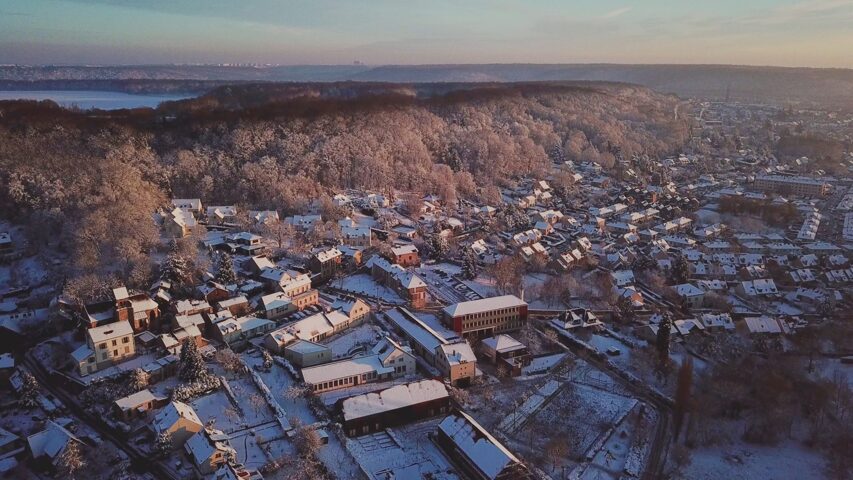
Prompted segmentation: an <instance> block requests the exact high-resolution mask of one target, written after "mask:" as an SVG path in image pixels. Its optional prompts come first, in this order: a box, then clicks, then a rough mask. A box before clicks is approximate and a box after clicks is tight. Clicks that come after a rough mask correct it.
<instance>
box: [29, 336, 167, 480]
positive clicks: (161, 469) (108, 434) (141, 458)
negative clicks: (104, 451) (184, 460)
mask: <svg viewBox="0 0 853 480" xmlns="http://www.w3.org/2000/svg"><path fill="white" fill-rule="evenodd" d="M24 364H25V365H26V366H27V367H28V368H29V370H30V372H31V373H32V374H33V376H34V377H35V378H36V380H38V382H39V384H40V385H41V386H42V388H44V389H45V390H47V391H48V392H50V393H51V394H52V395H53V396H54V397H55V398H57V399H58V400H61V401H62V403H63V404H64V405H65V407H66V408H68V410H69V411H70V412H71V413H73V414H74V416H76V417H77V419H78V420H80V421H81V422H82V423H84V424H86V425H88V426H89V427H90V428H92V430H94V431H96V432H97V433H98V435H100V436H101V438H103V439H105V440H108V441H110V442H112V443H113V444H115V446H116V447H118V448H119V449H120V450H121V451H123V452H124V453H125V454H126V455H127V456H128V458H130V461H131V465H132V466H133V467H134V468H136V469H140V470H142V471H144V472H148V473H150V474H152V475H154V477H156V478H160V479H167V480H172V479H178V478H180V477H179V476H177V475H176V474H175V473H173V472H171V471H169V470H168V469H167V468H166V467H165V466H164V465H162V464H161V463H160V462H156V461H152V460H151V458H150V456H148V455H145V454H143V453H140V452H139V451H138V450H136V449H135V448H134V447H132V446H130V445H129V444H128V443H127V442H126V441H124V440H123V439H122V438H120V437H119V436H118V435H117V434H116V433H115V432H114V430H113V429H112V427H110V426H109V425H107V424H106V422H104V421H103V419H101V418H96V417H94V416H93V415H91V414H90V413H89V412H87V411H86V410H85V409H84V408H83V407H82V406H80V405H79V404H78V403H77V402H76V401H74V399H73V398H71V396H70V395H69V394H68V393H67V392H65V390H63V389H61V388H59V387H57V386H56V385H54V383H53V381H52V380H51V377H50V375H49V374H48V373H47V371H46V370H45V368H44V367H43V366H42V365H41V364H40V363H39V362H38V361H36V360H35V359H33V358H32V357H31V355H30V352H27V354H26V355H24Z"/></svg>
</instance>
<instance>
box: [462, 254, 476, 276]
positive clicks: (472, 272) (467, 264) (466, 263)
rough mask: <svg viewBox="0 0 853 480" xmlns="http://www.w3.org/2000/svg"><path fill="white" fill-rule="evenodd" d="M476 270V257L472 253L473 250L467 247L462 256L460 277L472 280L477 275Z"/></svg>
mask: <svg viewBox="0 0 853 480" xmlns="http://www.w3.org/2000/svg"><path fill="white" fill-rule="evenodd" d="M478 271H479V265H478V264H477V257H476V256H475V255H474V251H473V250H471V249H470V248H468V249H466V250H465V255H464V256H463V257H462V278H464V279H466V280H473V279H474V278H476V277H477V273H478Z"/></svg>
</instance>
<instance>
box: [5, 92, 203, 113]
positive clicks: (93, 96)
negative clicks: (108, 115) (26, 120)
mask: <svg viewBox="0 0 853 480" xmlns="http://www.w3.org/2000/svg"><path fill="white" fill-rule="evenodd" d="M194 96H195V95H193V94H165V93H159V94H151V95H143V94H135V93H123V92H106V91H95V90H31V91H30V90H14V91H12V90H0V100H53V101H54V102H56V103H58V104H60V105H62V106H63V107H71V106H75V105H76V106H77V107H79V108H82V109H84V110H88V109H91V108H99V109H101V110H117V109H120V108H140V107H152V108H153V107H156V106H157V105H159V104H160V103H161V102H165V101H169V100H181V99H184V98H190V97H194Z"/></svg>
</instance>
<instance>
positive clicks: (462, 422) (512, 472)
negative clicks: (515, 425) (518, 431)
mask: <svg viewBox="0 0 853 480" xmlns="http://www.w3.org/2000/svg"><path fill="white" fill-rule="evenodd" d="M435 442H436V444H437V445H438V446H439V447H440V448H441V449H442V450H443V451H444V452H445V453H446V454H447V456H448V457H450V459H451V460H452V461H453V463H454V464H455V465H456V466H457V468H459V470H460V471H461V472H463V473H464V474H465V476H466V477H468V478H472V479H477V480H533V478H534V477H533V475H532V474H531V473H530V472H529V471H528V470H527V467H525V466H524V464H523V463H521V460H519V459H518V458H516V456H515V455H513V454H512V452H510V451H509V450H507V448H506V447H504V446H503V444H501V443H500V442H499V441H498V439H496V438H495V437H493V436H492V435H491V434H490V433H489V432H488V431H486V429H484V428H483V427H482V426H480V424H479V423H477V421H476V420H474V419H473V418H471V417H470V416H469V415H468V414H466V413H465V412H461V411H460V412H456V413H454V414H452V415H450V416H448V417H446V418H445V419H444V420H442V421H441V423H439V424H438V428H437V429H436V435H435Z"/></svg>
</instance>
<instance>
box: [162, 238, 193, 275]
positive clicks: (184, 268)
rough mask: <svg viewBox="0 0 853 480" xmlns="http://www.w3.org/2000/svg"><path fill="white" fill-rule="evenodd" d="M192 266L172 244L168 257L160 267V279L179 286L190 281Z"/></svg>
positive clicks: (173, 243)
mask: <svg viewBox="0 0 853 480" xmlns="http://www.w3.org/2000/svg"><path fill="white" fill-rule="evenodd" d="M191 277H192V264H191V263H190V261H189V260H188V259H187V258H186V257H184V256H183V255H181V253H180V252H179V251H178V245H177V243H175V242H172V246H171V250H170V251H169V255H168V256H167V257H166V261H165V262H163V264H162V265H161V267H160V278H162V279H164V280H169V281H170V282H172V284H173V285H175V286H181V285H184V284H186V283H188V282H189V281H190V279H191Z"/></svg>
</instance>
